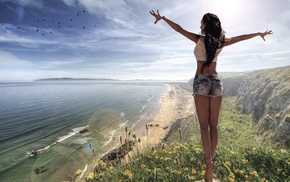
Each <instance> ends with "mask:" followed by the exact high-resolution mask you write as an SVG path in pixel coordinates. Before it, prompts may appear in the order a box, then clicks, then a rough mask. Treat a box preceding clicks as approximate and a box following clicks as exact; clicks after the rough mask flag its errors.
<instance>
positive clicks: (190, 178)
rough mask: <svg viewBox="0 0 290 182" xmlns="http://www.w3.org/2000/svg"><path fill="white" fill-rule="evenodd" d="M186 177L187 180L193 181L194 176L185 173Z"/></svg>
mask: <svg viewBox="0 0 290 182" xmlns="http://www.w3.org/2000/svg"><path fill="white" fill-rule="evenodd" d="M186 178H187V180H188V181H194V180H195V176H189V175H187V176H186Z"/></svg>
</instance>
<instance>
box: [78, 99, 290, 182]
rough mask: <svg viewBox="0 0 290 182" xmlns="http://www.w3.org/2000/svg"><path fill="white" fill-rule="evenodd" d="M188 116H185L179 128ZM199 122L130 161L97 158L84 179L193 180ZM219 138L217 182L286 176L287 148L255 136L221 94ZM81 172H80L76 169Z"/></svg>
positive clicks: (199, 159)
mask: <svg viewBox="0 0 290 182" xmlns="http://www.w3.org/2000/svg"><path fill="white" fill-rule="evenodd" d="M189 118H190V117H187V118H184V119H183V121H182V123H181V125H180V130H182V129H183V128H184V127H185V124H186V123H187V122H188V120H189ZM199 132H200V131H199V126H198V124H197V123H196V122H195V123H194V124H193V125H192V127H191V130H190V132H189V134H188V136H187V138H186V140H185V141H184V142H182V143H181V142H178V136H179V132H178V131H176V133H174V134H173V135H172V136H171V137H172V138H171V139H170V140H169V141H171V142H172V143H167V144H163V145H160V146H158V147H156V148H153V149H149V148H148V149H147V150H145V151H144V152H143V153H142V154H139V155H135V156H131V157H130V160H129V162H127V163H123V164H116V163H111V162H104V161H99V162H98V163H97V164H96V168H95V174H94V173H93V172H92V173H91V174H90V175H89V176H87V181H138V182H139V181H174V182H177V181H196V180H202V179H203V175H204V173H205V165H204V155H203V151H202V146H201V144H200V134H199ZM219 133H220V137H219V143H218V148H217V152H216V156H215V158H214V163H216V164H217V165H218V166H219V170H218V172H217V173H216V174H215V179H219V180H220V181H223V182H224V181H264V182H266V181H269V182H270V181H271V182H272V181H273V182H274V181H275V182H276V181H279V182H280V181H281V182H283V181H290V177H289V176H290V152H289V150H287V151H286V150H280V149H277V148H274V145H271V142H269V141H263V140H259V138H258V137H256V135H255V126H253V125H252V122H251V119H250V116H248V115H243V114H241V113H240V112H239V111H238V110H236V109H235V98H230V97H229V98H225V99H224V101H223V106H222V109H221V116H220V124H219ZM78 173H80V172H78Z"/></svg>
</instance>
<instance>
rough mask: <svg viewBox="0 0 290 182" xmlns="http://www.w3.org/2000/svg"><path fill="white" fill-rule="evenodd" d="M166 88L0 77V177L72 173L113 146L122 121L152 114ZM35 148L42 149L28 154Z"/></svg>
mask: <svg viewBox="0 0 290 182" xmlns="http://www.w3.org/2000/svg"><path fill="white" fill-rule="evenodd" d="M166 89H167V86H166V84H164V83H161V82H133V81H128V82H125V81H66V82H65V81H56V82H52V81H42V82H29V83H0V181H1V182H6V181H7V182H14V181H15V182H21V181H29V182H31V181H41V182H42V181H44V182H45V181H64V180H71V179H73V176H74V174H75V172H76V170H77V169H84V168H85V167H86V164H87V163H88V162H89V161H90V160H92V159H93V157H101V156H102V155H104V154H105V153H106V152H108V151H109V150H111V149H112V148H113V147H115V146H116V145H117V144H116V143H117V140H118V138H119V136H121V135H122V134H124V128H125V127H126V126H127V127H128V128H129V130H133V129H136V127H141V126H143V123H146V122H150V121H152V120H154V118H155V116H156V115H157V114H158V111H159V108H160V106H161V105H160V103H159V100H160V97H161V96H162V94H163V93H164V92H165V91H166ZM144 126H145V124H144ZM85 128H87V129H88V131H87V132H80V131H84V129H85ZM144 128H145V127H144ZM137 137H138V134H137ZM92 148H93V149H94V150H92ZM34 149H42V151H44V153H41V154H39V155H35V156H29V154H31V152H32V151H33V150H34Z"/></svg>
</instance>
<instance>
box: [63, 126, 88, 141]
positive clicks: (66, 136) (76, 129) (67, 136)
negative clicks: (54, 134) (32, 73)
mask: <svg viewBox="0 0 290 182" xmlns="http://www.w3.org/2000/svg"><path fill="white" fill-rule="evenodd" d="M88 127H89V125H86V126H82V127H78V128H73V129H72V132H69V133H68V134H67V135H64V136H61V137H59V138H58V140H57V142H62V141H64V140H66V139H68V138H70V137H72V136H74V135H75V134H77V133H79V132H80V131H82V130H83V129H86V128H88Z"/></svg>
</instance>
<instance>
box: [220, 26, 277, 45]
mask: <svg viewBox="0 0 290 182" xmlns="http://www.w3.org/2000/svg"><path fill="white" fill-rule="evenodd" d="M270 34H273V32H272V30H266V31H265V32H264V33H262V32H258V33H252V34H245V35H240V36H236V37H231V38H226V39H225V44H224V46H228V45H232V44H234V43H237V42H240V41H243V40H248V39H251V38H254V37H256V36H260V37H261V38H262V39H263V40H264V41H265V36H266V35H270Z"/></svg>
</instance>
